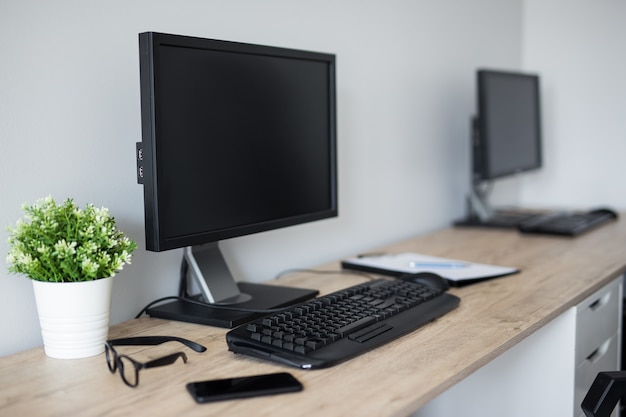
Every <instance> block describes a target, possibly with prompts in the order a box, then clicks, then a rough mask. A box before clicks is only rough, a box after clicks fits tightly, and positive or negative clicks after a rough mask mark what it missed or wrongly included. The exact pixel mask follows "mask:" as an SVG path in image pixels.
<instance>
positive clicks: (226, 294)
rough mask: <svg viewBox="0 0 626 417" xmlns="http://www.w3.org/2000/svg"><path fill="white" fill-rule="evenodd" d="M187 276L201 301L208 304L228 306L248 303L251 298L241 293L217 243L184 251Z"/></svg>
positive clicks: (191, 247) (189, 247) (187, 248)
mask: <svg viewBox="0 0 626 417" xmlns="http://www.w3.org/2000/svg"><path fill="white" fill-rule="evenodd" d="M184 257H185V261H186V262H187V264H188V276H189V278H191V280H192V282H194V283H195V284H196V285H197V286H198V287H199V288H200V293H201V295H202V298H203V301H205V302H207V303H209V304H217V305H229V304H239V303H243V302H246V301H250V300H251V299H252V296H251V295H249V294H245V293H242V292H241V291H240V290H239V287H238V286H237V283H236V282H235V279H234V278H233V275H232V274H231V273H230V269H228V265H227V264H226V260H225V259H224V256H223V255H222V251H221V250H220V248H219V245H218V242H213V243H207V244H204V245H198V246H188V247H186V248H185V249H184Z"/></svg>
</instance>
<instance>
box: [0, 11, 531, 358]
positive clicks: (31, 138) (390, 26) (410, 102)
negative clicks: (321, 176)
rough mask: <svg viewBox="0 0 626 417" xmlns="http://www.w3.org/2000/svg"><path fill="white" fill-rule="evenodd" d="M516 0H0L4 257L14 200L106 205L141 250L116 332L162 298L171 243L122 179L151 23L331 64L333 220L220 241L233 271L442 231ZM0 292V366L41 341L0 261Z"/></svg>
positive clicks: (510, 48) (241, 273)
mask: <svg viewBox="0 0 626 417" xmlns="http://www.w3.org/2000/svg"><path fill="white" fill-rule="evenodd" d="M521 1H522V0H506V1H503V0H463V1H458V0H457V1H455V0H440V1H416V0H387V1H384V2H382V1H374V0H371V1H364V0H316V1H310V2H294V1H290V0H269V1H256V0H232V1H217V0H202V1H194V0H179V1H176V2H173V1H158V0H135V1H121V0H108V1H90V2H85V1H79V0H75V1H70V0H57V1H54V2H48V1H43V0H42V1H33V0H30V1H29V0H3V1H2V2H0V39H2V42H0V57H2V65H0V190H1V192H2V196H1V198H0V230H1V232H0V255H1V256H2V257H4V255H5V254H6V252H7V249H8V248H7V244H6V237H7V233H6V231H5V227H6V226H8V225H9V224H13V223H14V222H15V221H16V220H17V219H18V218H19V217H20V216H21V212H20V206H21V205H22V203H24V202H29V203H32V202H34V200H36V199H37V198H39V197H42V196H46V195H48V194H51V195H53V196H54V197H55V198H56V199H57V200H63V199H65V198H66V197H73V198H74V199H75V200H76V201H77V202H78V203H79V204H80V205H83V204H85V203H86V202H92V203H94V204H96V205H99V206H100V205H104V206H107V207H109V208H110V209H111V211H112V213H113V214H114V215H115V216H116V219H117V221H118V225H119V227H120V228H121V229H122V230H123V231H125V232H126V233H127V234H129V235H130V236H131V237H132V238H134V239H135V240H136V241H138V242H139V243H140V248H139V249H138V250H137V251H136V252H135V256H134V259H133V264H132V265H131V266H128V267H126V268H125V269H124V271H122V273H120V274H118V276H117V278H116V281H115V283H114V289H113V301H112V322H113V323H116V322H120V321H123V320H127V319H130V318H132V317H133V316H134V315H135V314H136V313H137V312H138V311H139V310H140V309H141V308H142V307H143V306H144V305H145V304H147V303H148V302H149V301H151V300H153V299H155V298H158V297H161V296H166V295H173V294H175V291H176V287H177V273H178V267H179V261H180V255H181V254H180V251H171V252H164V253H158V254H155V253H148V252H146V251H145V249H144V244H143V195H142V189H141V187H140V186H139V185H137V184H136V183H135V161H134V146H135V145H134V144H135V142H136V141H138V140H140V138H141V131H140V109H139V68H138V40H137V34H138V33H139V32H142V31H149V30H153V31H161V32H169V33H177V34H184V35H192V36H201V37H212V38H218V39H226V40H233V41H242V42H250V43H260V44H268V45H275V46H282V47H292V48H298V49H309V50H315V51H323V52H333V53H336V54H337V66H338V74H337V87H338V120H339V126H338V138H339V175H340V177H339V202H340V203H339V209H340V216H339V217H338V218H337V219H331V220H325V221H320V222H315V223H311V224H307V225H303V226H297V227H292V228H288V229H284V230H279V231H273V232H267V233H263V234H260V235H257V236H250V237H244V238H238V239H233V240H231V241H228V242H227V244H226V245H225V249H226V253H227V257H228V258H229V260H230V261H231V264H232V265H231V266H232V268H233V269H234V271H235V272H236V274H237V276H238V278H239V279H242V280H249V281H261V280H265V279H269V278H271V277H272V276H274V275H275V274H276V273H278V272H280V271H282V270H283V269H287V268H292V267H311V266H315V265H318V264H320V263H325V262H328V261H331V260H334V259H336V258H339V257H342V256H347V255H351V254H354V253H357V252H359V251H362V250H367V249H369V248H372V247H376V246H379V245H383V244H386V243H389V242H393V241H395V240H398V239H401V238H404V237H407V236H410V235H413V234H417V233H422V232H425V231H429V230H433V229H437V228H441V227H444V226H447V225H448V224H449V223H450V222H451V221H452V219H454V218H456V217H459V216H461V214H462V213H463V211H464V194H465V193H466V191H467V188H468V183H469V176H468V171H469V168H468V167H469V156H468V149H469V139H468V135H469V129H468V124H469V116H470V114H471V113H472V112H473V111H474V97H473V94H474V85H473V84H474V70H475V68H476V67H478V66H485V65H487V66H495V67H506V68H517V67H519V66H520V65H521V55H522V54H521V51H522V43H521V40H522V38H521V34H522V31H521V24H522V20H521V17H522V7H521ZM3 265H4V263H3ZM0 288H1V290H0V317H1V319H0V335H2V337H0V356H1V355H6V354H10V353H13V352H16V351H19V350H22V349H26V348H29V347H33V346H37V345H40V344H41V339H40V335H39V328H38V321H37V316H36V309H35V305H34V300H33V293H32V289H31V285H30V282H29V281H28V279H26V278H23V277H19V276H13V275H9V274H8V273H7V272H6V267H5V266H2V267H0Z"/></svg>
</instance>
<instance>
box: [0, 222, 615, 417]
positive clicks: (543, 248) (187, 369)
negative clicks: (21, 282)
mask: <svg viewBox="0 0 626 417" xmlns="http://www.w3.org/2000/svg"><path fill="white" fill-rule="evenodd" d="M624 217H626V215H622V216H621V218H622V220H619V221H617V222H615V223H612V224H609V225H606V226H603V227H601V228H599V229H597V230H595V231H593V232H591V233H588V234H586V235H584V236H581V237H578V238H561V237H551V236H532V235H521V234H518V233H516V232H514V231H501V230H485V229H470V228H450V229H445V230H441V231H437V232H434V233H430V234H427V235H424V236H419V237H416V238H414V239H408V240H406V241H403V242H399V243H397V244H394V245H390V246H387V247H384V248H372V251H387V252H395V253H397V252H406V251H414V252H420V253H424V254H429V255H435V256H444V257H449V258H455V259H462V260H467V261H474V262H481V263H492V264H499V265H506V266H515V267H518V268H520V269H521V270H522V272H521V273H519V274H516V275H512V276H509V277H504V278H498V279H493V280H489V281H484V282H482V283H479V284H474V285H470V286H466V287H461V288H453V289H451V290H450V291H451V292H452V293H453V294H456V295H458V296H459V297H461V300H462V301H461V305H460V306H459V308H458V309H456V310H454V311H452V312H451V313H449V314H447V315H445V316H444V317H442V318H440V319H439V320H436V321H435V322H433V323H431V324H429V325H427V326H425V327H423V328H421V329H419V330H418V331H416V332H414V333H412V334H410V335H408V336H405V337H403V338H401V339H398V340H396V341H394V342H392V343H389V344H387V345H385V346H383V347H381V348H378V349H376V350H374V351H372V352H369V353H367V354H365V355H362V356H360V357H358V358H356V359H353V360H350V361H348V362H345V363H343V364H340V365H337V366H335V367H332V368H329V369H324V370H314V371H303V370H298V369H292V368H287V367H283V366H280V365H276V364H273V363H269V362H263V361H260V360H256V359H252V358H248V357H245V356H238V355H234V354H232V353H230V352H228V351H227V348H226V343H225V340H224V334H225V333H226V330H225V329H218V328H212V327H207V326H201V325H195V324H189V323H180V322H172V321H166V320H158V319H152V318H148V317H143V318H140V319H135V320H131V321H128V322H126V323H122V324H120V325H116V326H112V328H111V330H110V337H111V338H116V337H125V336H139V335H176V336H181V337H186V338H189V339H192V340H195V341H197V342H199V343H202V344H204V345H205V346H207V347H208V350H207V352H204V353H196V352H193V351H191V350H188V349H186V348H184V347H183V346H181V345H178V344H174V343H168V344H165V345H161V346H156V347H120V348H119V350H120V352H121V351H123V352H124V353H127V354H131V355H133V357H135V358H137V359H138V360H140V361H146V360H149V359H152V358H156V357H159V356H161V355H164V354H167V353H171V352H176V351H179V350H182V351H185V352H186V353H187V356H188V358H189V360H188V362H187V364H183V363H182V362H180V361H179V362H176V363H175V364H173V365H170V366H167V367H163V368H155V369H149V370H144V371H142V372H141V374H140V384H139V386H138V387H137V388H135V389H132V388H129V387H127V386H125V385H124V384H123V383H122V381H121V379H120V376H119V375H118V374H115V375H112V374H111V373H110V372H109V371H108V368H107V366H106V363H105V358H104V354H102V355H98V356H95V357H92V358H86V359H78V360H59V359H52V358H48V357H46V356H45V355H44V353H43V348H36V349H32V350H28V351H25V352H21V353H18V354H15V355H10V356H6V357H3V358H0V415H2V416H19V415H28V416H67V415H77V414H79V415H94V416H95V415H98V416H155V415H157V416H166V415H185V416H206V415H228V416H245V417H249V416H260V417H262V416H268V417H269V416H272V417H274V416H301V415H314V414H315V415H325V416H345V415H358V416H396V415H397V416H403V415H408V414H410V413H411V412H412V411H414V410H416V409H417V408H419V407H420V406H422V405H424V404H425V403H426V402H428V401H429V400H431V399H433V398H434V397H435V396H437V395H438V394H439V393H441V392H443V391H444V390H446V389H447V388H449V387H450V386H452V385H454V384H455V383H457V382H459V381H460V380H462V379H463V378H465V377H467V376H468V375H470V374H471V373H472V372H474V371H475V370H477V369H479V368H480V367H481V366H483V365H485V364H486V363H488V362H489V361H491V360H493V359H494V358H496V357H497V356H498V355H500V354H501V353H502V352H504V351H506V350H507V349H509V348H511V347H512V346H514V345H515V344H517V343H519V342H520V341H522V340H523V339H524V338H526V337H528V336H529V335H530V334H532V333H533V332H534V331H536V330H537V329H539V328H541V327H542V326H543V325H545V324H546V323H548V322H549V321H550V320H552V319H554V318H555V317H557V316H558V315H560V314H561V313H563V312H564V311H565V310H567V309H568V308H570V307H572V306H574V305H576V304H578V303H579V302H581V301H582V300H584V299H585V298H586V297H588V296H589V295H591V294H592V293H593V292H595V291H597V290H598V289H600V288H601V287H602V286H604V285H606V284H607V283H609V282H610V281H611V280H613V279H614V278H616V277H618V276H619V275H620V274H623V273H624V271H625V270H626V250H625V248H626V220H624V219H623V218H624ZM339 268H340V266H339V261H337V262H333V263H330V264H328V265H324V266H322V267H320V269H325V270H327V271H334V270H339ZM362 281H363V278H362V277H360V276H358V275H347V274H339V273H337V274H330V275H326V274H324V275H320V274H312V273H295V274H291V275H288V276H285V277H283V278H281V279H279V280H277V281H276V283H277V284H280V285H293V286H300V287H309V288H319V289H320V291H321V292H322V293H328V292H332V291H335V290H338V289H341V288H343V287H346V286H350V285H354V284H357V283H360V282H362ZM4 337H11V336H10V335H4ZM285 370H286V371H289V372H291V373H293V374H294V375H295V376H296V377H297V378H298V379H300V380H301V381H302V383H303V384H304V387H305V389H304V391H303V392H301V393H295V394H285V395H280V396H271V397H262V398H261V397H260V398H253V399H246V400H239V401H225V402H220V403H213V404H205V405H197V404H196V403H195V402H194V401H193V400H192V398H191V397H190V396H189V394H188V393H187V391H186V390H185V384H186V383H188V382H192V381H199V380H206V379H214V378H227V377H233V376H244V375H253V374H261V373H269V372H278V371H285Z"/></svg>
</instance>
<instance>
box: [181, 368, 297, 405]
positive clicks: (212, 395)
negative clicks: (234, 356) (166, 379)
mask: <svg viewBox="0 0 626 417" xmlns="http://www.w3.org/2000/svg"><path fill="white" fill-rule="evenodd" d="M302 389H303V387H302V384H301V383H300V382H299V381H298V380H297V379H296V378H294V377H293V375H291V374H289V373H287V372H279V373H275V374H265V375H254V376H244V377H238V378H226V379H214V380H210V381H200V382H190V383H189V384H187V390H188V391H189V393H190V394H191V396H192V397H193V398H194V399H195V400H196V401H197V402H199V403H208V402H212V401H221V400H230V399H234V398H246V397H256V396H259V395H272V394H280V393H283V392H297V391H302Z"/></svg>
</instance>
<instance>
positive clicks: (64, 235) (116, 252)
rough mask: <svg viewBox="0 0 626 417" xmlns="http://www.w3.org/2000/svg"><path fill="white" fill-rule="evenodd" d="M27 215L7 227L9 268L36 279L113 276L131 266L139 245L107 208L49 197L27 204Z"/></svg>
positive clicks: (55, 280) (69, 280)
mask: <svg viewBox="0 0 626 417" xmlns="http://www.w3.org/2000/svg"><path fill="white" fill-rule="evenodd" d="M22 210H23V211H24V212H25V215H24V217H23V218H22V219H20V220H18V221H17V223H16V225H15V226H14V227H9V228H8V230H9V239H8V243H9V252H8V255H7V264H8V268H9V271H10V272H14V273H20V274H24V275H27V276H28V277H30V278H31V279H34V280H37V281H48V282H77V281H91V280H96V279H101V278H107V277H110V276H113V275H115V273H116V272H117V271H119V270H121V269H122V268H123V266H124V264H130V261H131V253H132V251H133V250H135V249H136V248H137V244H136V243H135V242H134V241H132V240H131V239H129V238H128V237H126V236H125V235H124V234H123V233H122V232H121V231H119V230H118V229H117V228H116V225H115V219H114V218H113V217H111V215H110V213H109V210H108V209H107V208H104V207H103V208H96V207H94V206H93V205H92V204H88V205H87V206H86V207H85V208H84V209H81V208H79V207H78V206H77V205H76V204H75V203H74V201H73V200H72V199H70V198H68V199H67V200H65V202H64V203H63V204H60V205H57V204H56V203H55V201H54V199H53V198H52V197H50V196H48V197H46V198H43V199H40V200H38V201H37V202H36V203H35V204H33V205H30V206H29V205H28V204H24V206H23V207H22Z"/></svg>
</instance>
